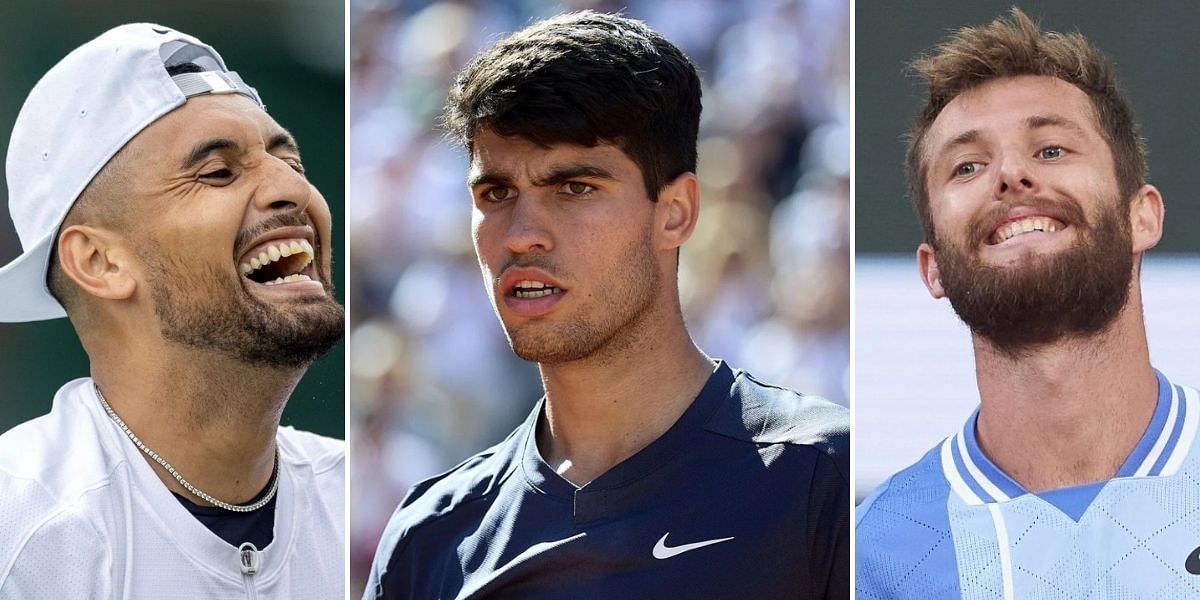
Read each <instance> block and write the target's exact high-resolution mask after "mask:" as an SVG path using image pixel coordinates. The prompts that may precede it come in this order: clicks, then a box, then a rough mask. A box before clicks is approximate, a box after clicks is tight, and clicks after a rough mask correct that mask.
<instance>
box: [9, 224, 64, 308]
mask: <svg viewBox="0 0 1200 600" xmlns="http://www.w3.org/2000/svg"><path fill="white" fill-rule="evenodd" d="M54 238H55V236H54V235H53V234H52V235H48V236H46V237H44V238H42V239H41V240H39V241H38V242H37V243H36V244H34V245H33V247H32V248H29V249H28V250H26V251H25V253H24V254H22V255H20V256H18V257H17V258H16V260H14V261H12V262H10V263H8V264H7V265H4V267H3V268H0V322H4V323H19V322H23V321H44V320H47V319H58V318H61V317H65V316H67V312H66V311H65V310H63V307H62V305H60V304H59V303H58V301H57V300H55V299H54V296H52V295H50V290H49V288H47V287H46V267H47V265H49V264H50V244H51V240H53V239H54Z"/></svg>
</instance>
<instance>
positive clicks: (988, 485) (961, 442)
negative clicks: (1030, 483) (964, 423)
mask: <svg viewBox="0 0 1200 600" xmlns="http://www.w3.org/2000/svg"><path fill="white" fill-rule="evenodd" d="M956 437H957V438H958V452H959V454H960V455H961V456H962V460H963V464H964V465H966V467H967V472H968V473H970V474H971V477H972V478H974V479H975V482H976V483H978V484H979V487H981V488H983V491H985V492H987V493H988V494H990V495H991V496H992V498H994V499H995V500H996V502H1003V501H1005V500H1009V499H1010V498H1009V497H1008V494H1005V493H1004V492H1003V491H1001V490H1000V488H998V487H996V484H994V483H992V480H991V479H988V478H987V477H985V476H984V475H983V471H980V470H979V467H978V466H977V465H976V464H975V461H973V460H971V455H970V454H968V453H967V442H966V439H965V438H966V437H967V436H966V435H964V434H963V433H962V432H959V433H958V434H957V435H956Z"/></svg>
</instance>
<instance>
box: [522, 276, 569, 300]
mask: <svg viewBox="0 0 1200 600" xmlns="http://www.w3.org/2000/svg"><path fill="white" fill-rule="evenodd" d="M558 291H560V290H559V289H558V288H556V287H553V286H549V285H546V284H545V283H542V282H540V281H530V280H524V281H518V282H517V285H515V286H513V295H514V296H516V297H518V298H541V297H543V296H549V295H550V294H553V293H555V292H558Z"/></svg>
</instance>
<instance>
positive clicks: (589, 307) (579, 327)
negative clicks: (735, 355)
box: [504, 231, 661, 365]
mask: <svg viewBox="0 0 1200 600" xmlns="http://www.w3.org/2000/svg"><path fill="white" fill-rule="evenodd" d="M531 266H532V265H531ZM539 266H542V265H539ZM547 270H550V269H547ZM660 287H661V278H660V277H659V273H658V265H657V263H656V261H655V256H654V252H653V250H652V249H651V243H650V235H649V232H648V231H647V232H646V235H645V236H644V237H643V239H641V240H640V241H639V242H637V243H635V244H633V245H632V246H630V248H629V249H628V251H627V252H626V253H625V255H624V256H622V257H620V259H619V260H618V261H617V263H616V266H615V268H614V272H613V273H612V275H611V277H610V282H609V285H605V286H601V287H600V288H599V289H600V291H601V292H603V295H602V296H598V297H595V298H592V299H591V300H590V301H589V302H586V303H585V304H581V305H579V307H578V312H577V314H576V315H574V316H572V317H571V318H570V319H569V320H567V321H564V322H531V323H525V324H523V325H521V326H510V325H509V324H507V323H504V328H505V333H507V335H508V341H509V345H510V346H512V349H513V352H514V353H516V355H517V356H519V357H521V358H523V359H525V360H528V361H532V362H536V363H539V364H543V365H554V364H562V363H569V362H574V361H579V360H584V359H592V360H600V361H608V360H612V359H613V358H615V357H617V356H619V355H621V354H624V353H626V352H627V351H628V350H630V349H631V348H632V347H633V346H635V345H636V344H637V341H638V340H639V339H642V336H644V335H645V329H646V328H647V323H646V321H647V319H648V318H649V316H650V315H652V314H653V307H654V304H655V299H656V298H657V296H658V293H659V291H660ZM568 293H570V292H568ZM576 302H578V300H576Z"/></svg>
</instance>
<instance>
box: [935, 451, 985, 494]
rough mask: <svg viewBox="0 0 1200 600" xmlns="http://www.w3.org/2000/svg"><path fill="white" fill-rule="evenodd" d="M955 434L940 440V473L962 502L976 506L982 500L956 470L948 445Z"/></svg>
mask: <svg viewBox="0 0 1200 600" xmlns="http://www.w3.org/2000/svg"><path fill="white" fill-rule="evenodd" d="M957 435H960V434H955V435H952V436H950V437H948V438H946V439H945V441H943V442H942V474H943V475H945V477H946V481H948V482H949V483H950V489H952V490H954V493H956V494H958V497H959V498H962V500H963V502H966V503H967V504H968V505H971V506H978V505H980V504H983V500H982V499H980V498H979V496H978V495H976V494H975V492H973V491H971V487H970V486H968V485H967V482H966V481H964V480H963V478H962V474H961V473H959V472H958V468H957V467H956V466H955V465H954V456H953V454H952V453H951V452H952V451H951V449H950V445H951V444H953V443H954V442H953V440H954V438H955V436H957Z"/></svg>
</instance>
